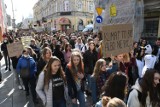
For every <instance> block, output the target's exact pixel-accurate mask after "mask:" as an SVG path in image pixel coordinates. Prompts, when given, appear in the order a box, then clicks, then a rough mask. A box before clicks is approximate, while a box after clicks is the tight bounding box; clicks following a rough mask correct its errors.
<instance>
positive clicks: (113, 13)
mask: <svg viewBox="0 0 160 107" xmlns="http://www.w3.org/2000/svg"><path fill="white" fill-rule="evenodd" d="M110 16H111V17H114V16H117V7H116V5H114V4H112V5H111V7H110Z"/></svg>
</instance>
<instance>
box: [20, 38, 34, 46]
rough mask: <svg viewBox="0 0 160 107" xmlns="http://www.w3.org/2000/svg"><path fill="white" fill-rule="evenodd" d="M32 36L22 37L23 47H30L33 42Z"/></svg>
mask: <svg viewBox="0 0 160 107" xmlns="http://www.w3.org/2000/svg"><path fill="white" fill-rule="evenodd" d="M31 39H32V36H23V37H21V41H22V44H23V46H29V45H30V42H31Z"/></svg>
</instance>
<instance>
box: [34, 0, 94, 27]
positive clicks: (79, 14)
mask: <svg viewBox="0 0 160 107" xmlns="http://www.w3.org/2000/svg"><path fill="white" fill-rule="evenodd" d="M79 4H80V5H79ZM78 7H80V9H79V8H78ZM92 8H94V7H93V0H83V1H82V0H43V1H42V0H39V1H38V2H37V3H36V4H35V6H34V8H33V11H34V20H35V22H36V21H37V20H40V21H41V23H42V17H44V18H46V19H47V22H45V23H42V27H51V29H55V26H56V30H61V25H60V24H58V23H59V20H60V19H61V18H66V19H69V20H70V22H71V23H70V27H71V28H74V30H77V28H78V27H77V26H78V25H79V20H83V24H84V26H85V25H87V24H88V21H91V20H92V17H93V9H92ZM61 12H71V15H60V14H61Z"/></svg>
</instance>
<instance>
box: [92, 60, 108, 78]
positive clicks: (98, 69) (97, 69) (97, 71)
mask: <svg viewBox="0 0 160 107" xmlns="http://www.w3.org/2000/svg"><path fill="white" fill-rule="evenodd" d="M104 62H105V60H104V59H99V60H98V61H97V62H96V65H95V67H94V71H93V74H92V76H93V77H95V78H96V79H97V77H98V76H99V74H100V72H101V68H102V66H103V63H104Z"/></svg>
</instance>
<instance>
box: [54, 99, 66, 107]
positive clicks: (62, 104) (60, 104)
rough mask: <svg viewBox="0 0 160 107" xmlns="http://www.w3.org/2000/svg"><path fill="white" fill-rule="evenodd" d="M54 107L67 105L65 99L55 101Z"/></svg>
mask: <svg viewBox="0 0 160 107" xmlns="http://www.w3.org/2000/svg"><path fill="white" fill-rule="evenodd" d="M53 107H66V101H65V99H62V100H59V101H53Z"/></svg>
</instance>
